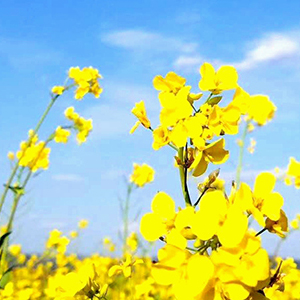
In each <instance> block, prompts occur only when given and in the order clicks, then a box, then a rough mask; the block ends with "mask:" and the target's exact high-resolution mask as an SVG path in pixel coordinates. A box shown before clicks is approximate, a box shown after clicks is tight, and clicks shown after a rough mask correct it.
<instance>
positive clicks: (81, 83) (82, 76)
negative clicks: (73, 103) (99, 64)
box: [69, 67, 102, 100]
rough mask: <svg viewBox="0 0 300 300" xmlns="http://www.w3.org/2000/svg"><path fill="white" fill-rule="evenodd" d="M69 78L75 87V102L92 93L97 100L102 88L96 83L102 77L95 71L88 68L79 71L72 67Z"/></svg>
mask: <svg viewBox="0 0 300 300" xmlns="http://www.w3.org/2000/svg"><path fill="white" fill-rule="evenodd" d="M69 78H71V79H73V80H74V84H75V85H76V86H77V89H76V91H75V99H77V100H81V99H82V98H83V97H84V96H85V95H86V94H87V93H92V94H93V95H94V96H95V97H96V98H99V96H100V94H101V93H102V88H101V87H100V85H99V82H98V79H99V78H102V76H101V75H100V74H99V71H98V70H97V69H94V68H92V67H88V68H83V69H82V70H80V68H79V67H75V68H74V67H73V68H70V70H69Z"/></svg>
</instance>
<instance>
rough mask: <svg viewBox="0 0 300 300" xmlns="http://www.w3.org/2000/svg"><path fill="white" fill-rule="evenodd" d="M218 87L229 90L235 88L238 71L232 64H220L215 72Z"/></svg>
mask: <svg viewBox="0 0 300 300" xmlns="http://www.w3.org/2000/svg"><path fill="white" fill-rule="evenodd" d="M217 80H218V89H220V90H231V89H235V88H237V81H238V73H237V71H236V69H235V68H234V67H232V66H222V67H221V68H220V69H219V70H218V72H217Z"/></svg>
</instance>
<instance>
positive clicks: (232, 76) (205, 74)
mask: <svg viewBox="0 0 300 300" xmlns="http://www.w3.org/2000/svg"><path fill="white" fill-rule="evenodd" d="M200 74H201V76H202V79H201V80H200V82H199V88H200V90H202V91H210V92H212V93H213V94H215V95H217V94H220V93H221V92H222V91H225V90H232V89H235V88H237V87H238V85H237V80H238V74H237V72H236V70H235V68H234V67H232V66H222V67H221V68H220V69H219V70H218V71H217V72H216V71H215V69H214V67H213V66H212V65H211V64H209V63H207V62H206V63H204V64H203V65H202V66H201V68H200Z"/></svg>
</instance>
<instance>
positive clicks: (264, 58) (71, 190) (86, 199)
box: [0, 0, 300, 257]
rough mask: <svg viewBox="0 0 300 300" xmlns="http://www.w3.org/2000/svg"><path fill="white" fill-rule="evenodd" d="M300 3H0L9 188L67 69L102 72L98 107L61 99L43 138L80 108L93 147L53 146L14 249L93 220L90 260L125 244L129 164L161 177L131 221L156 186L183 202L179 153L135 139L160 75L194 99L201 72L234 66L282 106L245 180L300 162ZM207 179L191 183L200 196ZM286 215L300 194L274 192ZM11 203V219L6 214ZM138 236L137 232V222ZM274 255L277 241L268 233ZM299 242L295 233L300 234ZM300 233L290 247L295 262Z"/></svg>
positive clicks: (155, 106)
mask: <svg viewBox="0 0 300 300" xmlns="http://www.w3.org/2000/svg"><path fill="white" fill-rule="evenodd" d="M299 13H300V3H299V1H289V2H285V3H282V1H277V0H269V1H257V0H255V1H251V2H246V1H245V2H241V1H169V0H165V1H154V0H153V1H94V0H90V1H85V2H83V1H46V0H44V1H30V2H25V1H8V2H7V1H1V10H0V66H1V67H0V90H1V98H0V104H1V109H0V133H1V140H2V142H1V144H0V163H1V166H2V167H1V172H0V179H1V182H5V180H6V178H7V176H8V175H9V167H10V166H9V162H8V161H7V158H6V154H7V152H8V151H9V150H16V149H17V148H18V145H19V142H20V141H21V140H22V139H24V138H25V137H26V133H27V130H28V129H30V128H32V127H33V126H34V125H35V124H36V122H37V120H38V117H39V115H40V114H41V113H42V111H43V109H44V108H45V106H46V105H47V103H48V101H49V90H50V89H51V87H52V86H53V85H56V84H61V83H62V82H63V81H64V79H65V77H66V71H67V70H68V69H69V67H70V66H77V65H78V66H80V67H83V66H90V65H91V66H94V67H96V68H98V69H99V71H100V73H101V74H102V75H103V76H104V79H103V81H102V83H101V84H102V86H103V87H104V93H103V94H102V95H101V97H100V99H93V98H92V97H87V98H86V99H85V100H84V101H81V102H76V101H75V100H74V99H73V98H72V93H69V94H68V95H66V96H64V97H63V98H61V99H60V100H59V102H58V103H57V105H56V106H55V108H54V109H53V111H52V113H51V116H50V117H49V119H47V122H46V124H45V125H44V126H43V128H42V131H41V138H43V137H46V135H47V134H48V133H49V132H51V131H52V130H53V128H56V126H57V125H59V124H64V122H65V121H64V117H63V111H64V109H65V108H66V107H67V106H70V105H74V106H75V107H76V110H78V111H79V112H80V113H82V114H83V115H84V116H86V117H91V118H93V120H94V127H95V128H94V131H93V133H92V134H91V136H90V139H89V141H88V143H86V144H84V145H82V146H80V147H79V146H77V145H76V142H75V141H74V140H71V141H70V143H69V144H68V145H66V146H64V145H55V146H54V147H53V150H52V153H51V166H50V169H49V170H48V171H47V172H44V173H43V174H41V175H40V176H39V177H37V178H35V179H34V181H32V182H31V184H30V186H29V188H28V194H27V195H26V198H24V199H23V200H22V203H21V206H20V209H19V211H18V222H17V224H16V227H15V232H14V237H13V240H14V242H19V243H22V244H23V247H24V250H25V251H28V252H40V251H41V250H42V249H43V245H44V241H45V239H46V236H47V233H48V232H49V230H51V229H53V228H58V229H60V230H62V231H64V232H66V233H68V232H69V231H70V230H71V229H74V228H75V227H76V224H77V221H78V220H80V219H81V218H87V219H89V221H90V227H89V229H87V230H86V232H85V234H84V236H83V237H82V239H81V241H80V246H81V252H82V253H84V254H87V253H91V252H94V251H97V250H99V247H100V246H99V245H100V242H101V239H102V238H103V237H104V236H106V235H111V236H112V237H113V238H114V239H115V240H117V239H118V238H117V232H118V230H119V229H120V226H121V225H120V224H121V222H120V212H119V204H118V200H117V199H118V197H119V196H122V195H123V194H124V192H125V185H124V180H123V177H124V176H128V174H129V173H130V172H131V170H132V163H133V162H137V163H143V162H146V163H148V164H150V165H152V166H153V167H154V168H155V170H156V178H155V181H154V183H152V184H151V185H149V186H147V187H145V188H144V189H142V190H138V191H137V192H136V193H135V194H134V196H133V198H134V199H133V201H134V203H137V205H135V206H134V207H133V213H132V217H133V216H134V215H135V212H137V210H138V209H139V208H142V211H144V212H145V211H149V209H150V203H151V199H152V197H153V195H154V194H155V193H156V192H157V191H158V190H163V191H166V192H167V193H169V194H170V195H171V196H172V197H173V198H174V199H176V201H177V203H178V205H180V204H182V202H181V193H180V189H179V178H178V174H177V170H176V169H174V168H173V165H172V164H173V161H172V156H173V155H174V154H173V152H172V149H168V148H163V149H161V150H160V151H158V152H155V151H154V150H152V148H151V142H152V138H151V135H150V134H149V132H147V131H145V130H142V129H139V130H138V131H137V132H136V134H135V135H133V136H130V135H129V134H128V131H129V129H130V127H131V126H132V124H133V123H134V122H135V118H134V117H133V116H132V115H131V113H130V110H131V108H132V107H133V105H134V103H135V102H138V101H140V100H142V99H143V100H145V103H146V106H147V108H148V114H149V117H150V118H151V120H152V122H153V124H157V122H158V113H159V103H158V100H157V93H156V91H155V90H154V89H153V88H152V79H153V77H154V76H155V75H157V74H162V75H165V74H166V73H167V72H168V71H171V70H173V71H176V72H177V73H179V74H181V75H183V76H185V77H186V78H187V80H188V83H189V84H191V85H192V86H193V87H194V91H195V92H196V91H197V86H198V81H199V79H200V75H199V72H198V69H199V66H200V65H201V64H202V63H203V62H204V61H208V62H211V63H213V64H214V65H215V66H216V67H218V66H220V65H221V64H233V65H235V66H236V67H237V68H238V70H239V76H240V77H239V83H240V85H241V86H242V87H244V88H245V89H246V90H247V91H248V92H249V93H251V94H266V95H269V96H270V98H271V100H272V101H273V102H274V103H275V105H276V106H277V108H278V110H277V113H276V117H275V119H274V120H273V121H272V122H271V123H270V124H268V125H267V126H266V127H264V128H261V129H259V130H257V131H255V132H254V133H253V137H254V138H255V139H256V140H257V148H256V151H255V154H254V155H250V154H247V155H246V157H245V160H246V161H245V173H244V175H243V179H244V180H245V181H247V182H249V183H250V184H253V180H254V178H255V176H256V175H257V174H258V173H259V172H260V171H264V170H272V169H273V168H274V167H275V166H279V167H281V168H285V167H286V165H287V164H288V159H289V157H290V156H295V157H296V158H297V159H298V160H299V159H300V153H299V146H300V142H299V136H300V121H299V120H300V119H299V117H300V101H299V96H298V93H297V89H298V86H299V81H300V22H299ZM235 140H236V137H234V138H229V139H228V140H227V147H228V148H229V149H230V150H231V158H230V159H229V161H228V162H227V163H226V165H224V166H222V171H221V177H223V178H226V179H227V180H228V181H230V180H232V179H234V177H235V168H236V161H237V146H236V143H235ZM197 182H199V179H196V180H191V182H190V185H191V187H192V188H195V183H197ZM276 189H277V190H278V191H280V192H282V194H283V195H284V197H285V209H286V211H287V213H288V215H289V216H290V217H293V216H294V215H295V213H296V212H300V202H299V201H300V199H299V198H300V197H299V196H300V194H299V191H296V190H295V189H293V188H292V187H285V186H284V185H283V184H280V183H279V184H278V186H277V187H276ZM9 203H10V200H9V201H8V203H7V204H8V206H7V207H6V208H5V211H6V212H8V211H9ZM132 227H133V228H136V224H133V226H132ZM264 238H265V243H264V245H265V246H266V248H267V249H268V250H269V251H270V253H271V252H272V249H274V243H276V241H277V240H278V239H277V238H276V237H270V235H268V234H265V236H264ZM298 240H299V235H298ZM298 253H300V244H299V242H297V241H296V235H295V237H294V238H293V239H291V240H290V241H288V242H287V243H286V244H285V245H284V246H283V248H282V254H283V255H285V256H292V255H293V256H297V255H298V257H299V254H298Z"/></svg>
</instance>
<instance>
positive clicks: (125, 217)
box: [123, 183, 134, 255]
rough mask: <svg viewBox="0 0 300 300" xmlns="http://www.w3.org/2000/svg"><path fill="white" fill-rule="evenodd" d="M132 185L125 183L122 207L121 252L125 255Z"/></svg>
mask: <svg viewBox="0 0 300 300" xmlns="http://www.w3.org/2000/svg"><path fill="white" fill-rule="evenodd" d="M133 187H134V185H133V183H128V185H127V194H126V199H125V204H124V207H123V226H124V231H123V254H124V255H125V253H126V250H127V249H126V248H127V245H126V242H127V238H128V231H129V229H128V226H129V224H128V222H129V206H130V196H131V193H132V189H133Z"/></svg>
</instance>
